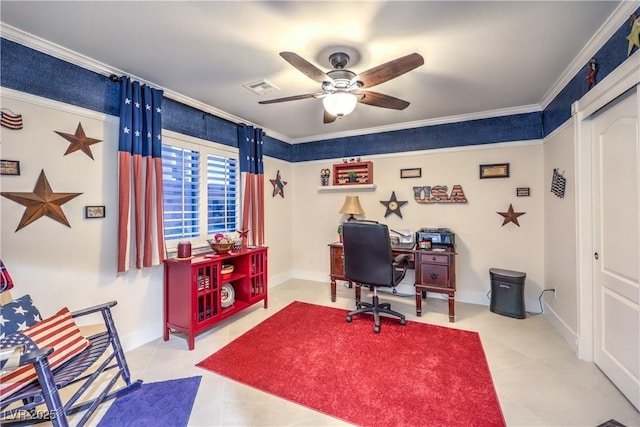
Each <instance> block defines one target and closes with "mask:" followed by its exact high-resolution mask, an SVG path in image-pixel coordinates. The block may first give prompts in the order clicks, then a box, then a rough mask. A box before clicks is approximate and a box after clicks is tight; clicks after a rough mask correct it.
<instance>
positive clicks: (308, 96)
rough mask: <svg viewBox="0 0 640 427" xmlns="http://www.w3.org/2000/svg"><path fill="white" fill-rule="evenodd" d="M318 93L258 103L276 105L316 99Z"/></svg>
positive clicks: (259, 102)
mask: <svg viewBox="0 0 640 427" xmlns="http://www.w3.org/2000/svg"><path fill="white" fill-rule="evenodd" d="M317 96H318V94H317V93H306V94H304V95H294V96H287V97H284V98H276V99H268V100H266V101H258V104H275V103H276V102H286V101H296V100H298V99H307V98H316V97H317Z"/></svg>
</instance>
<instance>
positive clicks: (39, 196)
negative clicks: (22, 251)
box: [0, 170, 82, 231]
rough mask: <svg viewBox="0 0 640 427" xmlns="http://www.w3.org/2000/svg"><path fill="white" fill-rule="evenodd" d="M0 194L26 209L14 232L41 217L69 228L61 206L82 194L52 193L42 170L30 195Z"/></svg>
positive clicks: (5, 192) (4, 192) (6, 192)
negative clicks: (53, 220)
mask: <svg viewBox="0 0 640 427" xmlns="http://www.w3.org/2000/svg"><path fill="white" fill-rule="evenodd" d="M0 194H2V195H3V196H4V197H6V198H7V199H10V200H13V201H14V202H16V203H20V204H21V205H24V206H26V207H27V209H25V211H24V214H23V215H22V219H21V220H20V224H19V225H18V228H17V229H16V231H18V230H20V229H21V228H24V227H26V226H27V225H29V224H31V223H32V222H34V221H35V220H37V219H38V218H40V217H42V216H48V217H49V218H52V219H55V220H56V221H58V222H60V223H62V224H64V225H66V226H67V227H71V226H70V225H69V221H67V217H66V216H65V215H64V212H63V211H62V205H63V204H65V203H66V202H68V201H69V200H71V199H73V198H75V197H78V196H79V195H81V194H82V193H54V192H53V190H51V186H50V185H49V181H48V180H47V176H46V175H45V174H44V170H42V171H41V172H40V177H38V182H36V186H35V188H34V189H33V192H32V193H17V192H8V191H3V192H2V193H0Z"/></svg>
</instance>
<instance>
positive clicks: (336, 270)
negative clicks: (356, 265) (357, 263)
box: [331, 246, 344, 276]
mask: <svg viewBox="0 0 640 427" xmlns="http://www.w3.org/2000/svg"><path fill="white" fill-rule="evenodd" d="M331 274H333V275H336V276H344V252H343V250H342V246H340V247H331Z"/></svg>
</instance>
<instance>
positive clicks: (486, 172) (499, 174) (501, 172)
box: [480, 163, 509, 179]
mask: <svg viewBox="0 0 640 427" xmlns="http://www.w3.org/2000/svg"><path fill="white" fill-rule="evenodd" d="M487 178H509V163H492V164H489V165H480V179H487Z"/></svg>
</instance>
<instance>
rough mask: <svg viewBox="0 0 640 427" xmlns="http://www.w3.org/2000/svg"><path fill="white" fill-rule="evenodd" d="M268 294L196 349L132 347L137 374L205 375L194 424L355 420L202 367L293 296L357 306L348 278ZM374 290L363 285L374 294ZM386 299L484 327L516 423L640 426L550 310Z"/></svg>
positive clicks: (426, 315) (639, 417)
mask: <svg viewBox="0 0 640 427" xmlns="http://www.w3.org/2000/svg"><path fill="white" fill-rule="evenodd" d="M269 291H270V293H269V308H268V309H267V310H265V309H264V308H263V306H262V304H258V305H256V306H254V307H251V308H249V309H248V310H246V311H245V312H243V313H239V314H238V315H237V316H236V317H234V318H231V319H228V320H225V321H224V322H222V323H221V324H219V325H217V326H216V327H214V328H212V329H211V330H209V331H206V332H204V333H202V334H200V335H198V336H197V338H196V348H195V350H193V351H189V350H188V349H187V343H186V340H185V339H184V338H183V337H182V336H180V335H172V336H171V338H170V339H169V341H167V342H165V341H163V340H162V338H159V339H157V340H155V341H153V342H151V343H148V344H146V345H144V346H142V347H139V348H137V349H134V350H132V351H130V352H129V353H127V360H128V362H129V366H130V368H131V371H132V375H133V376H134V378H142V379H143V380H144V381H145V382H154V381H161V380H167V379H174V378H180V377H187V376H194V375H201V376H202V381H201V383H200V388H199V391H198V395H197V397H196V401H195V404H194V408H193V411H192V413H191V418H190V421H189V425H191V426H335V425H348V424H346V423H344V422H342V421H340V420H337V419H335V418H332V417H329V416H326V415H323V414H320V413H318V412H316V411H313V410H311V409H307V408H305V407H302V406H299V405H296V404H293V403H290V402H288V401H285V400H283V399H280V398H277V397H274V396H271V395H269V394H266V393H263V392H260V391H258V390H255V389H253V388H250V387H247V386H244V385H241V384H238V383H236V382H234V381H231V380H228V379H226V378H223V377H220V376H218V375H217V374H213V373H211V372H209V371H205V370H203V369H201V368H197V367H196V366H195V364H196V363H198V362H200V361H201V360H202V359H204V358H205V357H207V356H209V355H210V354H211V353H213V352H215V351H216V350H218V349H220V348H222V347H223V346H224V345H226V344H227V343H229V342H230V341H232V340H233V339H234V338H236V337H238V336H239V335H241V334H242V333H244V332H245V331H247V330H248V329H250V328H252V327H253V326H255V325H256V324H258V323H259V322H261V321H262V320H264V319H265V318H267V317H269V316H270V315H272V314H273V313H275V312H276V311H278V310H280V309H282V308H283V307H284V306H286V305H287V304H289V303H290V302H292V301H294V300H298V301H304V302H309V303H314V304H320V305H326V306H331V307H339V308H345V309H352V308H353V305H354V302H353V290H352V289H348V288H347V287H346V286H343V285H338V296H337V301H336V302H335V303H332V302H331V300H330V296H329V285H328V284H327V283H319V282H310V281H303V280H290V281H288V282H286V283H283V284H281V285H278V286H274V287H273V288H271V289H270V290H269ZM367 294H368V292H363V300H365V301H366V300H368V295H367ZM381 299H383V300H384V299H388V300H391V303H392V307H393V308H394V309H396V310H398V311H400V312H402V313H405V314H406V315H407V320H409V321H418V322H426V323H431V324H439V325H442V326H449V327H455V328H460V329H465V330H471V331H476V332H478V333H479V334H480V338H481V341H482V344H483V346H484V350H485V353H486V355H487V359H488V362H489V367H490V369H491V373H492V375H493V380H494V384H495V387H496V390H497V392H498V397H499V399H500V403H501V405H502V410H503V412H504V416H505V419H506V421H507V424H508V425H509V426H592V427H595V426H597V425H599V424H601V423H603V422H604V421H607V420H609V419H612V418H615V419H616V420H617V421H619V422H621V423H623V424H624V425H625V426H627V427H640V414H639V413H638V412H637V411H636V410H635V408H634V407H633V406H632V405H631V404H630V403H629V402H628V401H627V400H626V399H625V398H624V397H623V396H622V394H621V393H620V392H619V391H618V390H617V389H616V388H615V387H614V386H613V385H612V384H611V382H609V380H608V379H607V378H606V377H605V376H604V375H603V374H602V373H601V372H600V371H599V370H598V368H597V367H596V366H595V365H594V364H593V363H589V362H584V361H580V360H577V359H576V357H575V355H574V354H573V352H572V350H571V349H570V348H569V346H568V345H567V344H566V342H565V341H564V340H563V338H562V337H560V335H559V334H558V333H557V332H556V331H555V329H553V327H552V326H551V325H550V323H549V322H548V321H547V320H546V319H545V317H544V315H539V316H528V317H527V318H526V319H512V318H509V317H505V316H500V315H497V314H495V313H491V312H490V311H489V308H488V307H486V306H479V305H473V304H465V303H460V302H458V303H456V322H455V323H453V324H450V323H449V322H448V317H447V303H446V301H444V300H441V299H437V298H434V299H432V298H429V300H428V302H427V305H426V310H425V306H424V305H423V316H422V317H421V318H418V317H416V316H415V306H414V300H413V298H411V297H409V298H402V297H390V296H388V295H386V296H381ZM319 326H321V325H319ZM372 333H373V332H372ZM382 333H384V330H383V331H382ZM345 357H346V356H345ZM96 418H97V417H96Z"/></svg>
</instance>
